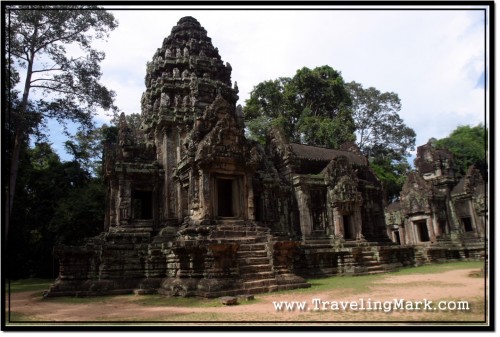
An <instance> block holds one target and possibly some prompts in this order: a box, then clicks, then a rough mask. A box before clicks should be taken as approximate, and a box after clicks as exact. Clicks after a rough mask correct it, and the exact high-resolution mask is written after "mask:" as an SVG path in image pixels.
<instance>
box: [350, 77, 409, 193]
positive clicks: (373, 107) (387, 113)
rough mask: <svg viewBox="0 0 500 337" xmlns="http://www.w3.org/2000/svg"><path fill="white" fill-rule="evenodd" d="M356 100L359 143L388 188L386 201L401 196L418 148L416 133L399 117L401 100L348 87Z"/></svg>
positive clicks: (354, 106)
mask: <svg viewBox="0 0 500 337" xmlns="http://www.w3.org/2000/svg"><path fill="white" fill-rule="evenodd" d="M347 88H348V90H349V93H350V95H351V99H352V110H353V118H354V123H355V125H356V136H357V137H356V139H357V141H356V143H357V145H358V147H359V148H360V150H361V152H362V153H363V154H364V155H366V156H367V157H368V158H369V160H370V163H371V166H372V168H373V169H374V171H375V173H376V175H377V177H378V178H379V179H380V180H381V181H382V184H383V185H384V192H385V196H386V201H388V202H389V201H391V200H393V199H395V198H397V197H398V196H399V192H400V191H401V189H402V187H403V184H404V177H405V176H406V174H407V172H408V171H409V170H410V165H409V163H408V159H407V157H408V156H409V155H410V153H409V151H410V150H413V149H414V148H415V137H416V134H415V131H414V130H413V129H412V128H410V127H408V126H406V125H405V123H404V121H403V120H402V119H401V117H400V116H399V111H400V110H401V101H400V99H399V97H398V95H397V94H396V93H393V92H380V91H379V90H377V89H376V88H373V87H370V88H367V89H365V88H363V86H362V85H361V84H359V83H356V82H350V83H348V84H347Z"/></svg>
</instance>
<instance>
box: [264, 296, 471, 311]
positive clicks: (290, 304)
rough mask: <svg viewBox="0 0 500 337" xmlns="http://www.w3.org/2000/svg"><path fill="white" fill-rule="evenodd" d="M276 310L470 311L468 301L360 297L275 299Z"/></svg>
mask: <svg viewBox="0 0 500 337" xmlns="http://www.w3.org/2000/svg"><path fill="white" fill-rule="evenodd" d="M273 305H274V309H275V310H276V311H382V312H393V311H470V310H471V309H470V304H469V302H468V301H438V302H434V301H431V300H427V299H423V300H421V301H408V300H404V299H401V298H400V299H396V298H395V299H392V300H387V301H374V300H372V299H370V298H369V299H366V300H365V299H363V298H360V299H358V300H357V301H323V300H321V299H319V298H313V299H312V300H311V302H307V301H273Z"/></svg>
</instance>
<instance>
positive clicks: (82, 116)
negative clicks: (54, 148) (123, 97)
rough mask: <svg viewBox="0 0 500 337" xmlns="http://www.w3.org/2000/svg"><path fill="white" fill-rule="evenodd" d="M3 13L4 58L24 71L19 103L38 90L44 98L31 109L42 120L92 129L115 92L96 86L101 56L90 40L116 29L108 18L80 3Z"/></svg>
mask: <svg viewBox="0 0 500 337" xmlns="http://www.w3.org/2000/svg"><path fill="white" fill-rule="evenodd" d="M7 13H8V15H7V17H8V31H7V32H8V36H9V39H8V41H9V43H8V46H7V49H6V51H7V59H8V60H10V62H11V64H13V65H17V66H19V67H21V68H25V69H26V72H25V76H24V78H23V79H24V93H23V99H22V100H23V103H27V102H28V98H29V94H30V90H31V89H36V90H38V91H40V93H42V94H43V95H42V96H39V97H38V99H37V102H36V104H35V105H36V106H37V111H38V112H39V113H41V114H43V116H44V118H55V119H57V120H58V121H60V122H63V121H65V120H71V121H76V122H79V123H81V124H82V125H83V126H85V127H91V126H92V113H94V112H96V109H97V108H98V107H102V108H104V109H105V110H108V109H112V108H113V96H114V93H113V92H112V91H109V90H108V89H107V88H106V87H104V86H103V85H102V84H100V83H99V79H100V77H101V70H100V65H99V63H100V62H101V61H102V60H103V59H104V53H103V52H100V51H97V50H95V49H93V48H92V41H93V40H94V39H102V38H105V37H106V36H107V35H108V33H109V31H110V30H113V29H114V28H115V27H116V26H117V22H116V21H115V19H114V17H113V15H112V14H110V13H108V12H106V11H105V10H103V9H100V8H99V7H97V6H81V5H64V6H60V5H54V6H46V5H44V6H41V5H20V6H9V7H7ZM76 48H78V49H79V52H76V50H78V49H76ZM68 49H71V50H72V51H71V53H70V52H68ZM20 110H21V111H20V114H21V115H25V114H27V111H25V109H24V108H23V107H21V109H20ZM23 117H24V116H23ZM20 127H21V128H23V129H24V127H23V125H20Z"/></svg>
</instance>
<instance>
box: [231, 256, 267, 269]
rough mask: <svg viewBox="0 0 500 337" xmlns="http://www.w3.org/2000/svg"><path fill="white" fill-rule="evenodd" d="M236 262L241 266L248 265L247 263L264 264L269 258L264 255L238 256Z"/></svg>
mask: <svg viewBox="0 0 500 337" xmlns="http://www.w3.org/2000/svg"><path fill="white" fill-rule="evenodd" d="M238 263H239V265H240V267H241V266H249V265H264V264H270V261H269V258H268V257H267V256H264V257H247V258H238Z"/></svg>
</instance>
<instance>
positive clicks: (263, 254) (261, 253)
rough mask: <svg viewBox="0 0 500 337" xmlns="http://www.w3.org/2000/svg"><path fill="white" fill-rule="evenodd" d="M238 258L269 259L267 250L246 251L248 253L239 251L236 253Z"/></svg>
mask: <svg viewBox="0 0 500 337" xmlns="http://www.w3.org/2000/svg"><path fill="white" fill-rule="evenodd" d="M236 256H237V257H238V259H245V258H254V257H267V251H266V250H246V251H240V250H238V251H237V252H236Z"/></svg>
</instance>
